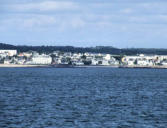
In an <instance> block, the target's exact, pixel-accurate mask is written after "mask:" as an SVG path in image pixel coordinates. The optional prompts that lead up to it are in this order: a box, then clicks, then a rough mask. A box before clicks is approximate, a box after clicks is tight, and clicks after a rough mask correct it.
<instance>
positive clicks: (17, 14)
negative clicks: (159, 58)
mask: <svg viewBox="0 0 167 128" xmlns="http://www.w3.org/2000/svg"><path fill="white" fill-rule="evenodd" d="M0 42H4V43H10V44H18V45H72V46H84V47H87V46H99V45H103V46H114V47H119V48H132V47H135V48H137V47H140V48H167V0H0Z"/></svg>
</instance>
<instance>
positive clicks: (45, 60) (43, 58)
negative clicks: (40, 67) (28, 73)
mask: <svg viewBox="0 0 167 128" xmlns="http://www.w3.org/2000/svg"><path fill="white" fill-rule="evenodd" d="M51 63H52V58H51V57H50V56H48V55H45V54H43V55H35V56H33V57H32V58H31V61H28V62H27V64H44V65H45V64H46V65H47V64H51Z"/></svg>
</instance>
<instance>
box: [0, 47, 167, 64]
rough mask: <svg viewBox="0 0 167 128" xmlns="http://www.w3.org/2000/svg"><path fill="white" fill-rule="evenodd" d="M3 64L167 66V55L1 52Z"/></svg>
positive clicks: (0, 57)
mask: <svg viewBox="0 0 167 128" xmlns="http://www.w3.org/2000/svg"><path fill="white" fill-rule="evenodd" d="M0 63H1V64H24V65H51V64H53V65H54V64H55V65H56V64H58V65H59V64H69V65H77V66H82V65H104V66H119V65H125V66H126V65H127V66H155V65H164V66H167V55H166V56H165V55H143V54H140V55H136V56H122V57H121V56H119V55H117V56H116V55H115V56H114V55H111V54H100V53H98V54H96V53H71V52H60V51H55V52H53V53H49V54H44V53H43V54H39V53H37V52H35V51H29V52H24V53H18V52H17V50H0Z"/></svg>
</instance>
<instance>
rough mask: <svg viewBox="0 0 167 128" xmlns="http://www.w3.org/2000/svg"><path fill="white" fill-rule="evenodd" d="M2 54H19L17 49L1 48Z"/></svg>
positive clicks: (0, 52)
mask: <svg viewBox="0 0 167 128" xmlns="http://www.w3.org/2000/svg"><path fill="white" fill-rule="evenodd" d="M0 54H6V55H7V56H14V55H17V50H0Z"/></svg>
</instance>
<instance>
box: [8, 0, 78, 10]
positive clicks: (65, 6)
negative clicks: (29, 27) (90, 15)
mask: <svg viewBox="0 0 167 128" xmlns="http://www.w3.org/2000/svg"><path fill="white" fill-rule="evenodd" d="M9 8H11V9H12V10H14V11H23V12H26V11H57V10H75V9H77V8H78V5H77V3H74V2H68V1H45V2H38V3H37V2H36V3H35V2H34V3H27V4H13V5H9Z"/></svg>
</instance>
